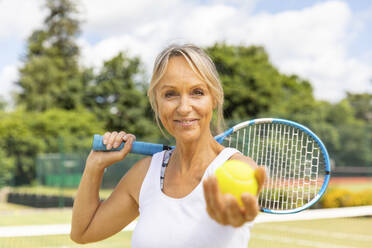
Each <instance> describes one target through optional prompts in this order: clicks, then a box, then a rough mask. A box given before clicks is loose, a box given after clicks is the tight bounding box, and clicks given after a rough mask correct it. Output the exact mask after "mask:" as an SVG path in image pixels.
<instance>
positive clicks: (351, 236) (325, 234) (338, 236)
mask: <svg viewBox="0 0 372 248" xmlns="http://www.w3.org/2000/svg"><path fill="white" fill-rule="evenodd" d="M256 229H262V230H268V229H270V230H273V231H282V232H288V233H296V234H303V235H314V236H317V237H326V238H333V239H348V240H350V239H352V240H356V241H362V242H364V241H365V242H368V241H372V235H364V234H357V233H355V234H350V233H345V232H333V231H329V230H327V231H326V232H325V231H321V230H314V229H307V228H301V227H300V228H299V227H290V226H287V225H279V226H267V225H265V227H262V228H256Z"/></svg>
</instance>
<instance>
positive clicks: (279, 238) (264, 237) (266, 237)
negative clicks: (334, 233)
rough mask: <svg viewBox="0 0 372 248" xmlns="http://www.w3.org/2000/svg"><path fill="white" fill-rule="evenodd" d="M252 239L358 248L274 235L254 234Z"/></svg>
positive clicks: (317, 246)
mask: <svg viewBox="0 0 372 248" xmlns="http://www.w3.org/2000/svg"><path fill="white" fill-rule="evenodd" d="M252 239H260V240H264V241H275V242H279V243H285V244H295V245H298V246H308V247H315V248H324V247H327V248H357V247H355V246H345V245H336V244H332V243H328V242H319V241H311V240H306V239H295V238H289V237H283V236H277V235H272V234H252Z"/></svg>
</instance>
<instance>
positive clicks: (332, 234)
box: [249, 217, 372, 248]
mask: <svg viewBox="0 0 372 248" xmlns="http://www.w3.org/2000/svg"><path fill="white" fill-rule="evenodd" d="M371 226H372V218H366V217H364V218H363V217H361V218H338V219H323V220H308V221H292V222H279V223H262V224H256V225H255V226H254V227H253V229H252V233H251V240H250V243H249V247H260V248H264V247H276V248H289V247H293V248H294V247H356V248H359V247H360V248H361V247H370V244H371V242H372V231H371V228H370V227H371Z"/></svg>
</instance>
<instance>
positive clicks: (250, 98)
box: [206, 43, 315, 120]
mask: <svg viewBox="0 0 372 248" xmlns="http://www.w3.org/2000/svg"><path fill="white" fill-rule="evenodd" d="M206 50H207V53H208V54H209V55H210V56H211V57H212V60H213V61H214V62H215V64H216V67H217V71H218V72H219V74H220V78H221V81H222V84H223V88H224V93H225V104H224V113H225V116H226V117H227V118H228V119H233V120H245V119H248V118H256V117H259V116H265V115H266V116H268V115H269V114H270V115H274V116H278V117H279V116H282V117H284V116H289V115H291V114H293V113H297V112H301V111H303V110H304V109H308V108H309V107H310V106H312V105H314V103H315V102H314V98H313V93H312V87H311V85H310V83H309V82H308V81H306V80H303V79H301V78H299V77H298V76H296V75H291V76H287V75H284V74H281V73H280V72H279V71H278V70H277V69H276V68H275V67H274V66H273V65H272V64H271V63H270V61H269V56H268V54H267V53H266V51H265V50H264V48H263V47H259V46H250V47H245V46H232V45H226V44H224V43H217V44H215V45H214V46H212V47H209V48H207V49H206Z"/></svg>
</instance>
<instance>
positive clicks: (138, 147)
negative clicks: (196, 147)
mask: <svg viewBox="0 0 372 248" xmlns="http://www.w3.org/2000/svg"><path fill="white" fill-rule="evenodd" d="M124 144H125V142H122V143H121V145H120V146H119V147H118V148H112V149H106V146H105V145H104V144H103V136H101V135H99V134H95V135H94V137H93V148H92V149H93V150H94V151H120V150H121V149H123V147H124ZM169 149H171V147H168V146H164V145H160V144H152V143H146V142H138V141H135V142H133V145H132V150H131V151H130V152H131V153H136V154H143V155H150V156H151V155H153V154H155V153H157V152H161V151H163V150H169Z"/></svg>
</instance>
